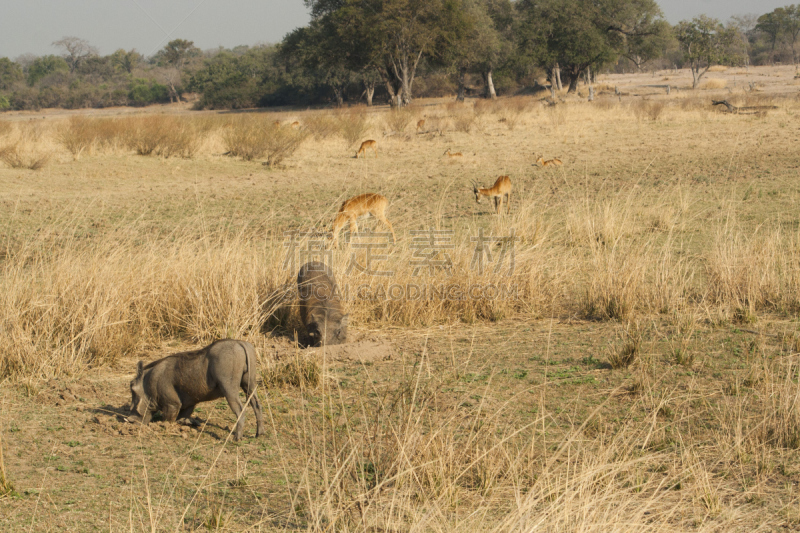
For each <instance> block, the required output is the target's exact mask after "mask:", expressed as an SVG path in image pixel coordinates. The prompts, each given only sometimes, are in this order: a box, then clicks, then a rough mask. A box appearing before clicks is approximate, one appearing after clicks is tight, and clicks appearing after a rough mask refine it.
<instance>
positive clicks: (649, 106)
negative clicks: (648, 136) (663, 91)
mask: <svg viewBox="0 0 800 533" xmlns="http://www.w3.org/2000/svg"><path fill="white" fill-rule="evenodd" d="M665 107H666V103H665V102H664V101H663V100H639V101H638V102H636V103H634V104H633V105H632V106H631V108H632V109H633V115H634V116H635V117H636V119H637V120H652V121H656V120H658V119H659V117H661V115H662V114H663V113H664V108H665Z"/></svg>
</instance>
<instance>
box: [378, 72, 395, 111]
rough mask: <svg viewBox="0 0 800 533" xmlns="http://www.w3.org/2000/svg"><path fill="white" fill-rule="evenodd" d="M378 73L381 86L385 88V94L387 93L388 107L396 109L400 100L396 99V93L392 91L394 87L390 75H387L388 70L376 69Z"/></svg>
mask: <svg viewBox="0 0 800 533" xmlns="http://www.w3.org/2000/svg"><path fill="white" fill-rule="evenodd" d="M378 73H379V74H380V76H381V79H382V80H383V84H384V86H385V87H386V92H387V93H389V106H390V107H397V106H399V105H400V99H399V98H398V96H399V95H398V94H397V91H395V90H394V85H393V84H392V79H391V75H390V74H389V72H388V70H384V69H378Z"/></svg>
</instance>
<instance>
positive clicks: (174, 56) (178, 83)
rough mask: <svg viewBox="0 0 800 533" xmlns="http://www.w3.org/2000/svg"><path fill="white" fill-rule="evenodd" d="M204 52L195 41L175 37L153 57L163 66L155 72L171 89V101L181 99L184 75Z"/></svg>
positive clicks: (157, 63)
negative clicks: (188, 67)
mask: <svg viewBox="0 0 800 533" xmlns="http://www.w3.org/2000/svg"><path fill="white" fill-rule="evenodd" d="M201 56H202V52H201V51H200V49H199V48H197V47H196V46H195V45H194V41H187V40H186V39H173V40H172V41H170V42H168V43H167V44H166V46H164V48H162V49H161V50H159V51H158V53H156V55H155V56H154V57H153V60H154V62H155V63H156V65H158V66H159V67H161V69H160V70H158V71H157V72H156V73H155V74H156V76H157V78H158V79H159V80H160V81H161V82H162V83H164V84H165V85H166V86H167V88H168V89H169V99H170V101H171V102H172V101H179V100H180V99H181V95H182V94H183V86H182V81H183V76H184V74H185V73H186V70H187V66H188V65H189V64H191V63H192V62H196V61H198V60H199V59H200V57H201Z"/></svg>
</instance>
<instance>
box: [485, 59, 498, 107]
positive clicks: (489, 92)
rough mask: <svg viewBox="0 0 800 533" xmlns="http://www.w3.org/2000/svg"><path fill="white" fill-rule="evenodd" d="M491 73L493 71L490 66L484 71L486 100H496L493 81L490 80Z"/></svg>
mask: <svg viewBox="0 0 800 533" xmlns="http://www.w3.org/2000/svg"><path fill="white" fill-rule="evenodd" d="M493 71H494V69H493V68H492V67H491V66H490V67H489V68H488V69H486V98H491V99H492V100H495V99H496V98H497V93H496V92H495V90H494V80H492V72H493Z"/></svg>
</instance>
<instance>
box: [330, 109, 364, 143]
mask: <svg viewBox="0 0 800 533" xmlns="http://www.w3.org/2000/svg"><path fill="white" fill-rule="evenodd" d="M334 116H335V120H336V126H337V129H338V134H339V136H340V137H341V138H342V140H344V142H345V143H347V147H348V148H353V147H355V145H356V144H357V143H359V142H361V141H363V140H364V135H366V133H367V129H368V127H369V124H368V121H367V113H366V111H365V110H364V109H360V108H352V109H347V110H343V111H339V112H338V113H336V115H334Z"/></svg>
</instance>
